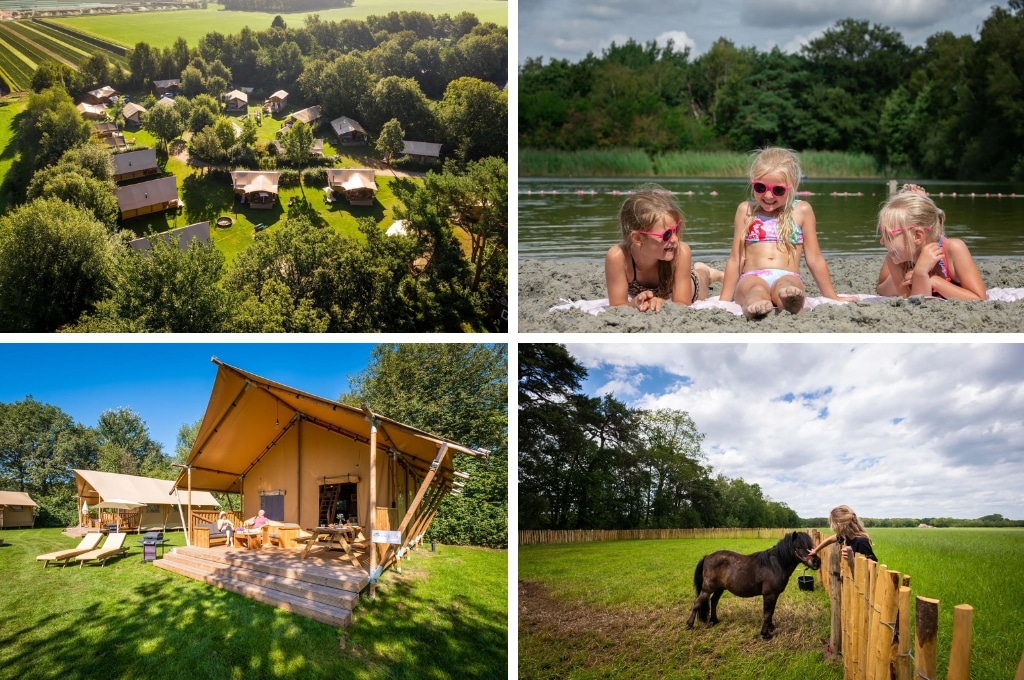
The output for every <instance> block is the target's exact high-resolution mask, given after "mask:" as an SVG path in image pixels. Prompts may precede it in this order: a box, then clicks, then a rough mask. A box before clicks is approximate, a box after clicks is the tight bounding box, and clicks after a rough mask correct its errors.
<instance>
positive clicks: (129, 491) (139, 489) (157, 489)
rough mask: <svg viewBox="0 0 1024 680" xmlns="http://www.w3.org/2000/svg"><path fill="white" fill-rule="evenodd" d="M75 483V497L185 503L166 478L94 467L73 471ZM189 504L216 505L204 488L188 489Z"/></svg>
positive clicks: (215, 501) (148, 502)
mask: <svg viewBox="0 0 1024 680" xmlns="http://www.w3.org/2000/svg"><path fill="white" fill-rule="evenodd" d="M73 472H74V473H75V482H76V484H77V485H78V496H79V497H83V496H91V495H93V494H92V492H95V495H96V496H99V498H100V500H108V499H116V498H123V499H125V500H131V501H135V502H137V503H145V504H146V505H167V504H177V503H178V502H179V500H180V502H181V504H182V505H185V504H187V503H188V498H187V497H186V496H187V494H185V493H184V492H183V493H181V494H180V496H177V495H175V493H174V482H172V481H170V480H168V479H153V478H152V477H137V476H135V475H121V474H117V473H115V472H99V471H97V470H73ZM192 505H194V506H195V505H198V506H203V507H213V508H216V507H219V506H220V504H219V503H217V499H216V498H214V497H213V494H210V493H207V492H205V491H195V490H193V491H192Z"/></svg>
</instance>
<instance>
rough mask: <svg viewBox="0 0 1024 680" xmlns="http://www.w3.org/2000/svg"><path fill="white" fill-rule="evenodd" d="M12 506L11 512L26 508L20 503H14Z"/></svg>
mask: <svg viewBox="0 0 1024 680" xmlns="http://www.w3.org/2000/svg"><path fill="white" fill-rule="evenodd" d="M10 508H11V512H21V511H22V510H24V509H25V508H23V507H21V506H20V505H12V506H10Z"/></svg>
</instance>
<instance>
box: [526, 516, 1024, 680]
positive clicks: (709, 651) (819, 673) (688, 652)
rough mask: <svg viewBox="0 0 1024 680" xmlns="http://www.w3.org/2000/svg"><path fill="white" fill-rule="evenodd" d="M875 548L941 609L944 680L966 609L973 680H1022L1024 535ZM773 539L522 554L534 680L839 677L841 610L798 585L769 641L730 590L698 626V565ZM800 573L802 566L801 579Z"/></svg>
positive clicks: (920, 534) (965, 533) (936, 534)
mask: <svg viewBox="0 0 1024 680" xmlns="http://www.w3.org/2000/svg"><path fill="white" fill-rule="evenodd" d="M871 537H872V539H873V540H874V543H875V552H876V553H877V554H878V555H879V557H880V558H881V559H882V561H883V563H884V564H886V565H888V566H889V568H891V569H894V570H899V571H901V572H903V573H906V574H908V575H910V577H911V588H912V592H913V594H916V595H923V596H925V597H931V598H935V599H938V600H940V603H941V604H940V614H939V653H938V659H939V664H938V665H939V674H938V675H939V677H945V674H946V667H947V665H948V660H949V647H950V638H951V634H952V614H953V606H954V605H957V604H962V603H967V604H970V605H972V606H973V607H974V635H973V640H972V648H971V658H972V677H976V678H1011V677H1013V675H1014V670H1015V669H1016V667H1017V663H1018V661H1019V660H1020V658H1021V653H1022V651H1024V628H1022V627H1021V626H1020V623H1019V622H1020V621H1021V620H1024V582H1022V581H1021V579H1020V578H1019V574H1020V573H1021V570H1022V569H1024V531H1022V530H1010V529H1007V530H998V529H933V530H922V529H874V530H871ZM774 543H775V541H772V540H757V539H743V540H730V541H723V540H718V539H678V540H662V541H616V542H606V543H582V544H581V543H576V544H571V545H551V546H520V548H519V579H520V583H519V669H520V673H519V676H520V677H521V678H556V677H557V678H591V677H602V678H635V677H673V678H694V679H696V678H723V679H724V678H738V677H770V678H772V679H773V680H790V679H792V680H798V679H799V680H805V679H806V678H822V679H829V680H831V679H835V680H838V679H839V678H841V677H842V668H841V665H840V664H839V663H837V662H826V661H824V660H823V658H822V651H823V650H824V647H825V643H826V642H827V639H828V631H829V611H828V601H827V598H826V596H825V593H824V591H823V590H822V589H821V588H818V589H816V590H815V592H814V593H807V592H805V591H800V590H798V589H797V588H796V585H795V583H793V582H791V583H790V586H789V587H788V588H787V590H786V592H785V593H783V595H782V597H781V598H780V599H779V605H778V608H777V610H776V615H775V624H776V626H777V630H776V635H775V637H774V638H773V639H772V640H771V641H768V642H764V641H761V640H760V638H759V637H758V633H759V629H760V611H761V602H760V598H752V599H741V598H736V597H733V596H731V595H728V594H726V595H725V596H724V597H723V598H722V601H721V604H720V605H719V618H720V619H721V620H722V622H721V623H720V624H719V625H718V626H717V627H715V628H713V629H711V628H708V627H707V626H704V625H701V624H700V623H699V622H698V624H697V625H696V626H695V627H694V629H693V630H686V629H685V622H686V618H687V617H688V616H689V610H690V607H691V606H692V604H693V598H694V592H693V568H694V566H695V565H696V563H697V561H698V560H699V559H700V558H701V557H702V556H703V555H705V554H707V553H709V552H712V551H714V550H718V549H722V548H727V549H730V550H736V551H738V552H742V553H750V552H754V551H757V550H764V549H766V548H769V547H771V546H772V545H774ZM800 573H801V572H800V571H799V570H798V571H797V574H800Z"/></svg>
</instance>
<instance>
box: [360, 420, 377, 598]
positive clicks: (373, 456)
mask: <svg viewBox="0 0 1024 680" xmlns="http://www.w3.org/2000/svg"><path fill="white" fill-rule="evenodd" d="M363 410H364V411H365V412H366V414H367V416H368V417H369V419H370V512H369V513H367V514H368V519H369V527H368V529H369V533H370V599H371V600H372V599H374V598H376V597H377V579H376V578H375V577H374V572H376V571H377V544H376V543H374V542H373V520H374V515H376V514H377V421H376V420H374V417H373V413H371V412H370V409H369V408H368V407H366V406H364V407H363Z"/></svg>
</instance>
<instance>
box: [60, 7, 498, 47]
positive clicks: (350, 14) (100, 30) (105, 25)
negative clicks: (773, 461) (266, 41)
mask: <svg viewBox="0 0 1024 680" xmlns="http://www.w3.org/2000/svg"><path fill="white" fill-rule="evenodd" d="M464 11H465V12H470V13H472V14H475V15H476V16H477V18H478V19H479V20H480V21H481V22H482V23H487V22H492V23H495V24H498V25H499V26H507V25H508V11H509V9H508V3H507V2H503V1H502V0H456V1H455V2H450V1H447V0H358V1H357V2H355V3H354V5H353V6H352V7H348V8H343V9H330V10H320V11H316V12H297V13H293V14H284V15H282V16H283V17H284V20H285V22H286V23H288V24H289V25H301V24H302V21H303V18H304V17H305V16H306V15H307V14H319V15H320V18H321V19H322V20H324V21H341V20H342V19H356V20H362V19H365V18H366V17H368V16H374V15H384V14H388V13H389V12H426V13H427V14H435V15H436V14H458V13H460V12H464ZM275 16H276V14H274V13H261V12H235V11H227V10H223V9H221V6H220V5H213V4H211V5H210V6H209V8H208V9H205V10H181V11H173V12H152V13H149V14H142V15H139V14H110V15H102V16H85V17H65V18H60V19H53V21H55V22H57V23H61V24H65V25H67V26H70V27H72V28H74V29H76V30H79V31H83V32H85V33H90V34H92V35H95V36H98V37H101V38H106V39H108V40H111V41H113V42H116V43H120V44H122V45H125V46H128V47H131V46H133V45H135V43H137V42H140V41H143V42H147V43H149V44H150V45H152V46H154V47H168V46H170V45H172V44H174V41H175V40H177V39H178V37H179V36H181V37H183V38H185V40H186V41H188V44H189V46H190V47H194V46H195V45H196V43H198V41H199V38H201V37H202V36H204V35H206V34H207V33H210V32H211V31H217V32H219V33H223V34H229V33H238V32H239V31H240V30H242V27H243V26H249V27H251V28H252V29H253V30H256V31H262V30H265V29H267V28H270V23H271V22H272V21H273V20H274V17H275Z"/></svg>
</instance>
